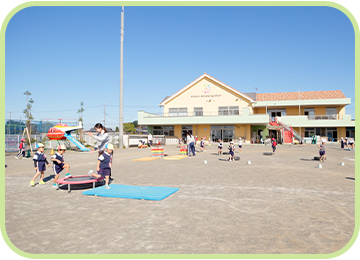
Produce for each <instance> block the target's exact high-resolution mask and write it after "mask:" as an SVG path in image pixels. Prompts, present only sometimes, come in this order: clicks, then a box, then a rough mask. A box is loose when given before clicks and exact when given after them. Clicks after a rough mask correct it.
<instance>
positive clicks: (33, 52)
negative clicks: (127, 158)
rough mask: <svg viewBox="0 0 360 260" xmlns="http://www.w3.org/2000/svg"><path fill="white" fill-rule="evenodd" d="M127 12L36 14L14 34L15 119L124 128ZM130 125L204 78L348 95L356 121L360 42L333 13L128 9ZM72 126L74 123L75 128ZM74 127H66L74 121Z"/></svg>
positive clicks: (10, 86) (8, 54)
mask: <svg viewBox="0 0 360 260" xmlns="http://www.w3.org/2000/svg"><path fill="white" fill-rule="evenodd" d="M120 17H121V7H28V8H25V9H23V10H21V11H19V12H18V13H16V14H15V15H14V16H13V17H12V19H11V20H10V22H9V24H8V26H7V29H6V35H5V113H6V115H5V118H6V119H8V118H9V117H10V111H11V118H12V119H20V118H21V119H25V115H24V114H23V110H24V109H25V107H26V95H24V94H23V93H24V92H26V91H29V92H30V93H31V94H32V95H31V96H30V98H32V99H33V100H34V104H33V107H32V114H33V117H34V119H35V120H45V119H47V118H53V119H58V118H63V119H74V120H77V119H78V118H79V114H78V113H77V111H78V110H79V109H80V108H81V106H80V103H81V102H83V104H84V106H83V108H84V112H83V121H84V129H85V130H88V129H89V128H90V127H93V126H94V125H95V124H96V123H98V122H101V123H103V119H104V105H105V112H106V115H105V125H106V126H107V127H112V128H113V129H115V127H116V126H118V125H119V87H120ZM124 17H125V19H124V20H125V22H124V36H125V42H124V95H123V100H124V122H132V121H134V120H137V111H138V110H144V111H146V112H153V113H160V112H161V109H160V108H159V106H158V105H159V103H160V102H161V101H162V100H163V99H164V98H165V96H168V95H172V94H174V93H175V92H177V91H178V90H180V89H181V88H183V87H184V86H186V85H187V84H189V83H190V82H192V81H193V80H195V79H196V78H198V77H199V76H201V75H202V74H203V73H205V72H206V73H207V74H209V75H211V76H213V77H215V78H217V79H218V80H220V81H222V82H224V83H225V84H227V85H229V86H231V87H233V88H235V89H237V90H239V91H240V92H243V93H249V92H255V88H257V89H258V93H269V92H288V91H298V88H299V89H300V91H316V90H339V89H340V90H342V91H343V93H344V94H345V96H346V97H348V98H351V104H350V105H348V106H347V107H346V114H351V115H352V118H355V37H354V29H353V26H352V24H351V21H350V20H349V19H348V18H347V16H346V15H345V14H343V13H342V12H341V11H339V10H337V9H334V8H331V7H125V16H124ZM74 120H73V121H70V120H67V121H70V122H74V124H75V121H74ZM64 121H66V120H64Z"/></svg>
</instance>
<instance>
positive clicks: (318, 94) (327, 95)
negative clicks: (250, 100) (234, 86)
mask: <svg viewBox="0 0 360 260" xmlns="http://www.w3.org/2000/svg"><path fill="white" fill-rule="evenodd" d="M335 98H346V96H345V95H344V94H343V93H342V91H341V90H326V91H305V92H300V99H301V100H305V99H335ZM276 100H299V92H282V93H259V94H256V101H276Z"/></svg>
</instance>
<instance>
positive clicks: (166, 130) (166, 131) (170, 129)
mask: <svg viewBox="0 0 360 260" xmlns="http://www.w3.org/2000/svg"><path fill="white" fill-rule="evenodd" d="M164 135H166V136H174V126H164Z"/></svg>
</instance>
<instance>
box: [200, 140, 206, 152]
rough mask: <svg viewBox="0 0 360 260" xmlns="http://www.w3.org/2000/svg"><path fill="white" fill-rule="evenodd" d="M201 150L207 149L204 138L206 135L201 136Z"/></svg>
mask: <svg viewBox="0 0 360 260" xmlns="http://www.w3.org/2000/svg"><path fill="white" fill-rule="evenodd" d="M200 151H202V152H206V150H205V140H204V137H201V141H200Z"/></svg>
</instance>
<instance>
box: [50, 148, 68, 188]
mask: <svg viewBox="0 0 360 260" xmlns="http://www.w3.org/2000/svg"><path fill="white" fill-rule="evenodd" d="M57 150H58V151H57V153H56V154H54V155H53V156H51V159H50V160H51V161H52V162H53V163H54V165H53V171H54V175H55V178H54V184H53V188H56V189H57V190H58V189H59V184H57V183H56V181H57V180H58V179H59V176H60V172H62V170H63V169H65V171H66V174H65V178H69V177H71V174H70V173H69V169H70V166H69V164H67V163H65V162H64V156H63V154H64V153H65V151H66V147H65V146H64V145H59V146H58V147H57Z"/></svg>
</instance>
